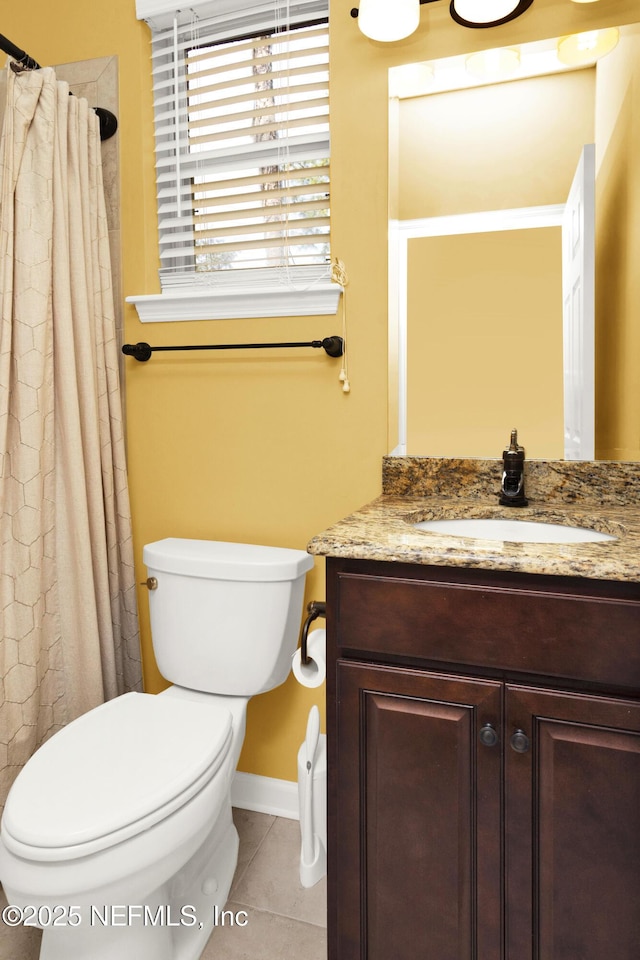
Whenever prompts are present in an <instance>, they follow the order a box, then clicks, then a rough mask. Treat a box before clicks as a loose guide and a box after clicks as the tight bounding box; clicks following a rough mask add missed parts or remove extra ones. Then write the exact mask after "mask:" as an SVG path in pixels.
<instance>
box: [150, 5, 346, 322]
mask: <svg viewBox="0 0 640 960" xmlns="http://www.w3.org/2000/svg"><path fill="white" fill-rule="evenodd" d="M162 2H163V0H138V15H139V16H140V15H141V10H140V8H141V7H146V8H148V7H152V6H157V5H159V4H160V5H161V4H162ZM165 2H166V0H165ZM241 3H242V0H235V3H234V2H233V0H227V4H228V6H233V7H234V9H231V10H228V11H227V12H226V13H217V14H216V15H215V16H211V15H210V16H208V17H206V16H203V14H206V13H211V7H212V5H211V4H204V5H202V4H200V5H196V6H194V7H193V9H191V8H190V9H189V19H188V20H187V19H186V18H185V17H184V16H183V15H182V14H178V13H176V14H173V15H172V14H169V15H167V16H161V17H159V18H154V17H151V18H150V17H149V14H148V11H147V16H145V19H149V21H150V25H151V27H152V65H153V84H154V85H153V92H154V108H155V137H156V177H157V195H158V225H159V242H160V264H161V265H160V280H161V285H162V291H163V293H162V294H161V295H160V296H159V297H158V296H155V297H151V298H150V297H136V298H131V299H132V300H133V301H134V302H135V303H136V305H137V306H138V311H139V313H140V316H141V318H142V319H154V320H158V319H180V317H178V316H177V315H176V308H175V304H176V303H178V304H179V308H178V312H180V311H182V312H183V313H184V314H185V315H184V319H201V318H204V317H205V316H211V317H216V316H220V317H229V316H272V315H296V314H299V313H300V314H301V313H330V312H335V310H336V309H337V301H338V296H339V293H340V289H341V288H340V287H339V286H338V285H337V284H334V283H332V282H331V278H330V248H329V239H330V238H329V229H330V225H329V211H330V201H329V89H328V87H329V41H328V25H327V5H326V0H297V2H293V0H289V2H288V3H287V4H286V6H283V7H282V8H279V7H277V6H274V5H273V3H272V4H269V5H268V6H259V7H258V6H252V7H243V8H242V9H239V7H240V4H241ZM215 9H217V10H218V11H219V10H220V4H217V5H216V8H215ZM149 301H153V303H152V304H149ZM158 301H162V302H161V303H158ZM149 305H150V306H151V309H152V311H153V317H151V316H147V317H145V316H143V312H144V309H142V310H141V307H142V308H144V307H145V306H149ZM190 311H191V312H190ZM194 311H195V312H194ZM159 314H160V315H159ZM165 314H167V315H165Z"/></svg>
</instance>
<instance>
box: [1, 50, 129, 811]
mask: <svg viewBox="0 0 640 960" xmlns="http://www.w3.org/2000/svg"><path fill="white" fill-rule="evenodd" d="M10 66H11V65H10V64H9V66H8V68H7V103H6V108H5V117H4V126H3V131H2V141H1V143H0V184H1V189H2V193H1V196H0V309H1V317H0V466H1V474H0V626H1V628H2V633H1V637H0V643H1V648H0V807H1V806H2V805H3V804H4V801H5V799H6V794H7V792H8V789H9V786H10V785H11V783H12V782H13V780H14V779H15V777H16V775H17V774H18V772H19V770H20V768H21V766H22V765H23V764H24V763H25V762H26V761H27V759H28V758H29V757H30V756H31V754H32V753H33V751H34V750H35V749H36V747H38V746H39V745H40V744H41V743H42V742H43V741H44V740H46V739H47V738H48V737H49V736H51V734H52V733H54V732H55V731H56V730H58V729H60V727H62V726H63V725H64V724H66V723H68V722H69V721H70V720H72V719H74V718H75V717H77V716H79V715H80V714H82V713H84V712H85V711H87V710H89V709H91V708H92V707H94V706H96V705H98V704H99V703H102V702H103V701H104V700H107V699H110V698H111V697H114V696H116V695H118V694H121V693H123V692H125V691H128V690H133V689H139V688H140V686H141V680H140V676H141V671H140V654H139V638H138V621H137V610H136V599H135V580H134V569H133V551H132V544H131V516H130V509H129V498H128V489H127V477H126V465H125V454H124V439H123V419H122V404H121V395H120V387H119V377H118V356H119V354H118V346H117V343H116V336H115V321H114V307H113V291H112V285H111V268H110V257H109V241H108V232H107V222H106V213H105V203H104V192H103V185H102V165H101V156H100V137H99V127H98V120H97V118H96V116H95V114H94V112H93V110H92V109H91V108H90V107H89V105H88V103H87V101H86V100H83V99H79V98H76V97H73V96H69V87H68V85H67V84H66V83H62V82H59V81H57V80H56V76H55V72H54V70H53V69H52V68H45V69H42V70H36V71H32V72H25V73H21V74H15V73H14V72H13V71H12V70H11V69H9V67H10Z"/></svg>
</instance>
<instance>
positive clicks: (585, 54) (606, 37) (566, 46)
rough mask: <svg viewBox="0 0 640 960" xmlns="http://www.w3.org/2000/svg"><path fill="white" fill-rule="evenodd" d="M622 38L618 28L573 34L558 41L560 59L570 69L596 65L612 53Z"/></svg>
mask: <svg viewBox="0 0 640 960" xmlns="http://www.w3.org/2000/svg"><path fill="white" fill-rule="evenodd" d="M619 37H620V32H619V30H618V28H617V27H607V29H606V30H588V31H587V32H585V33H573V34H571V36H568V37H560V39H559V40H558V59H559V60H560V61H561V62H562V63H565V64H566V65H567V66H568V67H579V66H582V65H583V64H586V63H594V62H595V61H596V60H598V59H599V58H600V57H603V56H604V55H605V54H606V53H610V51H611V50H613V48H614V47H615V45H616V44H617V42H618V39H619Z"/></svg>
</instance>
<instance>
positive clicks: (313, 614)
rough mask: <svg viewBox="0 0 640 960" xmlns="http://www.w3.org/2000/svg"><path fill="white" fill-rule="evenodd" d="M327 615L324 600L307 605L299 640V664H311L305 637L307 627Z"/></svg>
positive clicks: (307, 630)
mask: <svg viewBox="0 0 640 960" xmlns="http://www.w3.org/2000/svg"><path fill="white" fill-rule="evenodd" d="M326 615H327V605H326V603H325V602H324V600H311V601H310V602H309V603H308V604H307V619H306V620H305V622H304V625H303V627H302V637H301V640H300V662H301V663H304V664H308V663H310V662H311V657H310V656H309V654H308V653H307V635H308V633H309V627H310V626H311V624H312V623H313V621H314V620H317V619H318V617H326Z"/></svg>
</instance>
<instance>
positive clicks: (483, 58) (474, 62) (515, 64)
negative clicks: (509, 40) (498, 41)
mask: <svg viewBox="0 0 640 960" xmlns="http://www.w3.org/2000/svg"><path fill="white" fill-rule="evenodd" d="M464 68H465V70H466V71H467V73H468V74H469V75H470V76H472V77H475V78H476V80H502V79H504V78H505V77H512V76H513V75H514V73H517V71H518V70H519V69H520V53H519V51H518V50H515V49H513V48H512V47H502V48H500V49H498V50H479V51H478V52H477V53H471V54H469V56H468V57H467V58H466V60H465V62H464Z"/></svg>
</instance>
